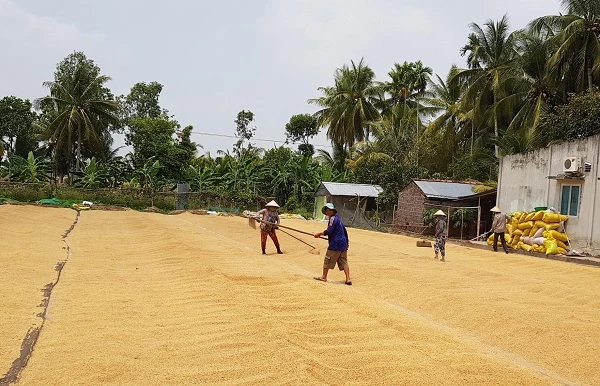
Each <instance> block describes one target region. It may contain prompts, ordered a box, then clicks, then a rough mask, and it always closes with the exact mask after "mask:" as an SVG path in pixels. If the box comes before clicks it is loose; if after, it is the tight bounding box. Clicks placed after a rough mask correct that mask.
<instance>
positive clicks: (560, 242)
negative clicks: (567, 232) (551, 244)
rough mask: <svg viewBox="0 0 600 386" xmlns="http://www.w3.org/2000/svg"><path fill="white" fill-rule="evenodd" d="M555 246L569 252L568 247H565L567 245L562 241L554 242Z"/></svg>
mask: <svg viewBox="0 0 600 386" xmlns="http://www.w3.org/2000/svg"><path fill="white" fill-rule="evenodd" d="M556 245H558V247H559V248H562V249H564V250H565V251H568V250H569V247H567V244H565V243H564V242H563V241H562V240H556Z"/></svg>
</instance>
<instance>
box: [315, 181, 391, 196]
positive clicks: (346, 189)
mask: <svg viewBox="0 0 600 386" xmlns="http://www.w3.org/2000/svg"><path fill="white" fill-rule="evenodd" d="M382 191H383V189H382V188H381V186H379V185H368V184H345V183H340V182H321V185H319V189H317V192H316V193H315V197H317V196H360V197H374V198H377V197H378V196H379V193H380V192H382Z"/></svg>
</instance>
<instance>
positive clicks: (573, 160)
mask: <svg viewBox="0 0 600 386" xmlns="http://www.w3.org/2000/svg"><path fill="white" fill-rule="evenodd" d="M580 166H581V158H579V157H567V158H565V160H564V163H563V172H565V173H567V172H577V171H579V168H580Z"/></svg>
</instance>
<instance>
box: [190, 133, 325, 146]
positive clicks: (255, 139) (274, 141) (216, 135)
mask: <svg viewBox="0 0 600 386" xmlns="http://www.w3.org/2000/svg"><path fill="white" fill-rule="evenodd" d="M192 134H197V135H206V136H209V137H223V138H235V139H237V138H238V137H236V136H235V135H229V134H218V133H206V132H202V131H192ZM251 141H260V142H273V143H283V144H286V141H280V140H277V139H263V138H252V139H251ZM313 146H314V147H333V146H331V145H313Z"/></svg>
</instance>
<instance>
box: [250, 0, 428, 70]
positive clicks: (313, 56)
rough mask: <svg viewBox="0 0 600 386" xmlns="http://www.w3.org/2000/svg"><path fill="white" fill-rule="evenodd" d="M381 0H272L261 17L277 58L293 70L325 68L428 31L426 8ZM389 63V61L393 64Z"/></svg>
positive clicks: (408, 41) (265, 37) (406, 42)
mask: <svg viewBox="0 0 600 386" xmlns="http://www.w3.org/2000/svg"><path fill="white" fill-rule="evenodd" d="M403 3H404V4H401V5H398V2H397V1H396V2H393V3H391V2H389V1H385V0H378V1H361V0H328V1H321V0H299V1H277V0H273V1H271V2H270V3H269V5H268V6H267V9H266V13H265V16H264V17H263V19H262V20H261V21H260V24H261V32H262V35H263V36H264V39H265V40H266V41H267V43H268V44H270V45H271V47H270V48H271V49H272V51H273V55H274V58H275V60H276V61H277V62H278V63H279V64H281V65H285V66H288V67H290V66H291V67H292V68H294V69H296V70H304V71H309V72H315V71H316V72H319V73H323V72H325V73H326V75H327V76H328V77H331V74H332V72H333V70H334V69H335V68H336V67H339V66H340V65H342V64H344V63H348V62H349V61H350V59H354V60H359V59H360V58H361V57H363V56H365V57H367V60H368V53H369V52H372V51H374V50H376V49H377V48H382V47H384V46H385V45H388V47H389V45H394V46H396V47H399V46H402V45H411V44H412V42H411V41H412V40H414V38H413V37H414V36H415V35H417V34H418V35H420V36H427V35H430V34H432V31H433V26H432V24H431V22H430V20H429V18H428V17H427V14H426V10H425V9H418V8H416V7H415V6H413V5H411V4H408V2H407V1H405V2H403ZM391 64H392V63H390V64H389V65H391Z"/></svg>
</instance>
